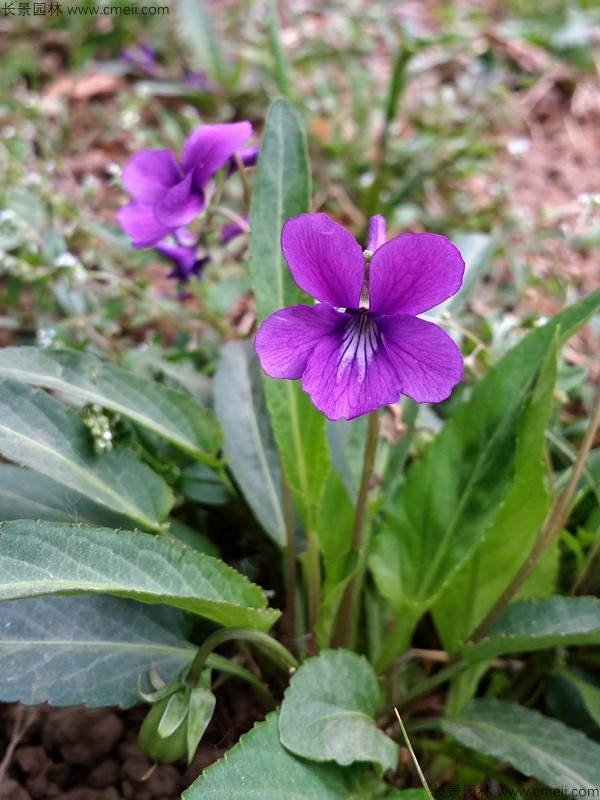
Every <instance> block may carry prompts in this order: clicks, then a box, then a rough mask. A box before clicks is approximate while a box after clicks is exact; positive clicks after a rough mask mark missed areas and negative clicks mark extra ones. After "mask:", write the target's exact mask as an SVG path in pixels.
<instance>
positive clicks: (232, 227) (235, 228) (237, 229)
mask: <svg viewBox="0 0 600 800" xmlns="http://www.w3.org/2000/svg"><path fill="white" fill-rule="evenodd" d="M247 231H248V226H246V227H242V226H241V225H239V224H238V223H237V222H228V223H227V225H223V227H222V228H221V231H220V233H219V241H220V242H221V244H223V245H225V244H227V243H228V242H230V241H231V240H232V239H235V237H236V236H241V235H242V234H243V233H246V232H247Z"/></svg>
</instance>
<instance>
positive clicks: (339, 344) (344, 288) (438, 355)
mask: <svg viewBox="0 0 600 800" xmlns="http://www.w3.org/2000/svg"><path fill="white" fill-rule="evenodd" d="M281 248H282V251H283V255H284V256H285V259H286V261H287V263H288V266H289V268H290V271H291V273H292V277H293V278H294V281H295V282H296V283H297V284H298V286H299V287H300V288H301V289H303V290H304V291H305V292H308V293H309V294H311V295H312V296H313V297H315V298H316V299H317V301H318V302H317V304H316V305H314V306H304V305H297V306H289V307H288V308H282V309H281V310H280V311H276V312H275V313H274V314H271V316H270V317H268V318H267V319H266V320H264V322H263V323H262V324H261V326H260V328H259V330H258V332H257V334H256V339H255V343H254V347H255V350H256V353H257V355H258V358H259V360H260V363H261V366H262V368H263V370H264V371H265V372H266V373H267V375H270V376H271V377H272V378H287V379H291V380H294V379H298V378H301V379H302V388H303V390H304V391H305V392H307V393H308V395H309V396H310V399H311V400H312V402H313V404H314V405H315V406H316V407H317V408H318V409H319V410H320V411H322V412H323V414H325V416H326V417H327V418H328V419H331V420H336V419H340V418H342V417H344V418H346V419H353V418H354V417H358V416H360V415H361V414H366V413H368V412H369V411H373V410H374V409H376V408H380V407H381V406H384V405H387V404H389V403H395V402H397V401H398V399H399V397H400V395H402V394H403V395H407V396H408V397H412V399H413V400H416V402H418V403H438V402H440V401H441V400H445V399H446V398H447V397H448V396H449V395H450V392H451V391H452V388H453V387H454V386H455V385H456V384H457V383H458V382H459V380H460V378H461V375H462V369H463V361H462V356H461V354H460V351H459V349H458V347H457V346H456V344H455V343H454V342H453V341H452V339H451V338H450V337H449V336H448V334H447V333H446V332H445V331H443V330H442V329H441V328H439V327H438V326H437V325H434V324H433V323H432V322H427V321H426V320H424V319H420V318H419V317H418V316H416V315H417V314H421V313H423V312H424V311H428V310H429V309H430V308H433V307H434V306H437V305H439V304H440V303H441V302H443V301H444V300H446V299H447V298H448V297H451V296H452V295H453V294H455V293H456V292H457V291H458V289H459V288H460V285H461V283H462V277H463V272H464V262H463V260H462V257H461V255H460V253H459V251H458V250H457V249H456V247H455V246H454V245H453V244H451V242H449V241H448V239H446V238H445V237H444V236H438V235H436V234H432V233H402V234H400V235H399V236H395V237H394V238H393V239H390V241H389V242H386V241H385V220H384V219H383V217H381V216H379V215H378V216H375V217H372V219H371V221H370V222H369V241H368V248H367V251H366V253H365V254H363V251H362V249H361V247H360V245H359V244H358V243H357V242H356V240H355V239H354V238H353V237H352V236H351V235H350V234H349V233H348V232H347V231H346V230H345V229H344V228H342V227H341V225H338V224H337V223H336V222H333V220H331V219H329V217H327V216H326V215H325V214H300V216H298V217H294V218H293V219H289V220H287V222H286V223H285V225H284V226H283V231H282V233H281Z"/></svg>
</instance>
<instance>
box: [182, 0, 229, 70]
mask: <svg viewBox="0 0 600 800" xmlns="http://www.w3.org/2000/svg"><path fill="white" fill-rule="evenodd" d="M177 6H178V12H179V23H180V29H181V35H182V36H183V38H184V39H185V40H186V41H187V42H188V44H189V47H190V49H191V50H192V52H193V54H194V57H195V58H196V59H197V61H198V64H199V66H200V67H202V69H203V70H204V71H205V72H206V73H207V74H208V75H210V77H211V78H214V79H215V80H216V81H217V82H218V83H223V82H225V81H226V79H227V69H226V67H225V63H224V61H223V55H222V53H221V48H220V46H219V38H218V36H216V35H215V32H214V31H213V29H212V25H211V24H210V20H209V17H208V14H207V13H206V8H205V7H204V2H203V0H178V2H177Z"/></svg>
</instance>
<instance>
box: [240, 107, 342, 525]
mask: <svg viewBox="0 0 600 800" xmlns="http://www.w3.org/2000/svg"><path fill="white" fill-rule="evenodd" d="M309 201H310V170H309V164H308V153H307V147H306V137H305V134H304V130H303V129H302V126H301V123H300V120H299V118H298V116H297V115H296V113H295V112H294V111H293V110H292V109H291V108H290V106H289V105H288V104H287V103H286V102H285V101H283V100H275V102H274V103H273V104H272V105H271V107H270V109H269V112H268V115H267V120H266V125H265V133H264V136H263V140H262V143H261V148H260V156H259V158H258V166H257V172H256V180H255V185H254V194H253V197H252V204H251V206H250V245H249V246H250V277H251V280H252V288H253V291H254V295H255V297H256V308H257V313H258V317H259V319H260V320H263V319H264V318H265V317H267V316H269V314H272V313H273V312H274V311H277V310H278V309H280V308H284V307H285V306H289V305H294V304H295V303H302V302H309V303H310V302H312V301H311V300H310V298H308V297H307V295H305V294H304V292H302V291H301V290H300V289H299V288H298V287H297V286H296V284H295V283H294V281H293V280H292V277H291V275H290V272H289V270H288V268H287V266H286V264H285V261H284V258H283V255H282V253H281V229H282V227H283V223H284V222H285V221H286V220H287V219H289V218H290V217H295V216H297V215H298V214H301V213H305V212H307V211H308V209H309ZM265 394H266V398H267V406H268V409H269V413H270V416H271V424H272V426H273V432H274V434H275V441H276V442H277V446H278V448H279V452H280V454H281V461H282V466H283V470H284V473H285V476H286V479H287V481H288V483H289V485H290V488H291V490H292V492H293V495H294V499H295V501H296V505H297V508H298V512H299V514H300V516H301V518H302V520H303V522H304V524H305V526H307V527H309V528H314V527H315V524H316V517H317V511H316V509H317V505H318V501H319V498H320V496H321V491H322V487H323V480H324V478H325V475H326V474H327V472H328V471H329V453H328V448H327V441H326V437H325V418H324V417H323V415H322V414H320V413H319V412H318V411H317V410H316V409H315V408H314V406H313V405H312V403H311V402H310V400H309V398H308V396H307V395H306V394H305V393H304V392H303V391H302V390H301V388H300V385H299V382H298V381H286V380H283V381H279V380H271V379H265Z"/></svg>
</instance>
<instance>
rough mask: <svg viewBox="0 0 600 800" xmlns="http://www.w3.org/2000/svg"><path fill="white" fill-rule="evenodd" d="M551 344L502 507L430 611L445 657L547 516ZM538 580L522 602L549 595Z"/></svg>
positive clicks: (546, 582) (522, 425)
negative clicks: (547, 435)
mask: <svg viewBox="0 0 600 800" xmlns="http://www.w3.org/2000/svg"><path fill="white" fill-rule="evenodd" d="M555 338H556V337H555ZM556 344H557V343H556V341H553V342H552V346H551V347H549V348H548V352H547V353H546V355H545V357H544V359H543V361H542V364H541V366H540V370H539V373H538V376H537V379H536V382H535V385H534V387H533V390H532V392H531V394H530V395H529V397H528V398H527V401H526V403H525V408H524V410H523V413H522V414H521V418H520V420H519V424H518V427H517V431H516V442H515V445H516V449H515V456H514V469H513V476H512V481H511V483H510V486H509V488H508V491H507V493H506V495H505V498H504V502H503V503H502V505H501V506H500V508H499V509H498V512H497V513H496V515H495V516H494V518H493V520H492V522H491V525H490V528H489V529H488V531H487V533H486V534H485V538H484V539H483V541H482V542H481V544H480V545H479V547H477V548H476V549H475V550H474V552H473V553H472V554H471V555H470V556H469V557H468V558H467V559H466V561H465V563H464V564H463V565H462V566H461V567H460V569H459V570H458V572H457V573H456V574H455V576H454V577H453V579H452V580H451V581H450V583H449V585H448V586H447V587H446V589H445V590H444V591H442V593H441V594H440V596H439V598H438V600H437V601H436V604H435V606H434V619H435V622H436V626H437V628H438V631H439V633H440V635H441V638H442V641H443V643H444V647H445V648H446V649H447V650H448V651H450V652H454V651H455V650H456V648H457V646H458V644H459V643H460V642H462V641H465V640H466V639H467V638H468V636H469V634H470V633H472V632H473V631H474V630H475V628H476V626H477V624H478V623H479V622H480V621H481V620H482V619H483V617H484V616H485V614H486V613H487V612H488V611H489V610H490V608H491V607H492V606H493V604H494V603H495V602H496V600H497V599H498V598H499V597H500V595H501V594H502V592H503V591H504V589H505V588H506V586H507V585H508V584H509V583H510V581H511V580H512V578H513V577H514V575H515V574H516V573H517V571H518V570H519V568H520V567H521V565H522V563H523V561H524V560H525V558H527V555H528V553H529V551H530V550H531V548H532V546H533V543H534V541H535V539H536V537H537V535H538V532H539V529H540V526H541V524H542V522H543V520H544V517H545V516H546V513H547V512H548V508H549V505H550V499H549V497H548V492H547V490H546V485H545V477H546V475H545V472H546V470H545V466H544V461H543V456H544V447H545V435H546V426H547V424H548V419H549V416H550V411H551V408H552V396H553V392H554V384H555V381H556V358H557V348H556ZM515 377H516V376H515ZM552 565H553V562H551V563H550V566H551V567H552ZM540 577H541V578H542V581H541V582H539V585H536V584H535V583H533V584H532V582H531V581H530V582H529V586H525V587H524V588H523V590H522V591H523V592H525V593H527V594H525V596H529V597H531V596H532V595H534V594H538V595H540V594H545V595H548V594H551V593H552V589H553V580H552V577H551V576H548V575H547V574H545V573H542V575H541V576H540Z"/></svg>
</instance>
